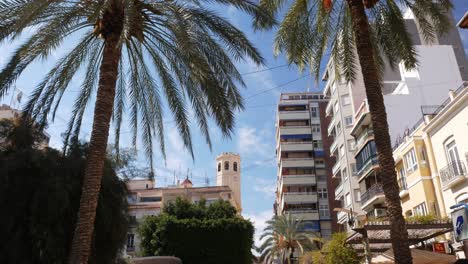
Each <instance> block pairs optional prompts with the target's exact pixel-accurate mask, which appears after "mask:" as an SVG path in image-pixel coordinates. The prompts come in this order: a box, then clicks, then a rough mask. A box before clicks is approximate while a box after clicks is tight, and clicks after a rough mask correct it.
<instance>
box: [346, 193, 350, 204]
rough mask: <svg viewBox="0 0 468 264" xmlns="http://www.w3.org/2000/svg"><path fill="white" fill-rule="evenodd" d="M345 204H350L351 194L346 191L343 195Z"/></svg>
mask: <svg viewBox="0 0 468 264" xmlns="http://www.w3.org/2000/svg"><path fill="white" fill-rule="evenodd" d="M345 205H346V206H350V205H351V195H350V194H349V193H347V194H346V195H345Z"/></svg>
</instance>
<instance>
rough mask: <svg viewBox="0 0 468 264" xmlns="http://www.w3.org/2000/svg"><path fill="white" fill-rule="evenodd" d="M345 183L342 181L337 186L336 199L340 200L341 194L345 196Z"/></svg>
mask: <svg viewBox="0 0 468 264" xmlns="http://www.w3.org/2000/svg"><path fill="white" fill-rule="evenodd" d="M343 189H344V187H343V183H340V185H338V187H336V189H335V199H336V200H339V199H340V198H341V196H343Z"/></svg>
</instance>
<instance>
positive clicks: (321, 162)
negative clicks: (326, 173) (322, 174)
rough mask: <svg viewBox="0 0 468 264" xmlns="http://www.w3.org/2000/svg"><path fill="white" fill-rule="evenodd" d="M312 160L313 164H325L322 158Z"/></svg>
mask: <svg viewBox="0 0 468 264" xmlns="http://www.w3.org/2000/svg"><path fill="white" fill-rule="evenodd" d="M314 162H315V165H324V164H325V161H324V160H322V159H316V160H315V161H314Z"/></svg>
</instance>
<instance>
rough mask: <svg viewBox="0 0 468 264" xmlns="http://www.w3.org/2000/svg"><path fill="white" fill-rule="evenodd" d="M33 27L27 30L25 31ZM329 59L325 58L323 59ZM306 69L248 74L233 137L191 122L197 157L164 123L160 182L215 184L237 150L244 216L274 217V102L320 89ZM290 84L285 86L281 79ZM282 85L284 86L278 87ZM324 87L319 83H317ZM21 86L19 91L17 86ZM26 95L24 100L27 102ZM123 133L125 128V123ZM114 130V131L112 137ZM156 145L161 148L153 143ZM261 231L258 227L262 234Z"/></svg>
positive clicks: (2, 48)
mask: <svg viewBox="0 0 468 264" xmlns="http://www.w3.org/2000/svg"><path fill="white" fill-rule="evenodd" d="M453 3H454V5H455V10H454V16H455V19H456V20H457V21H458V19H460V18H461V16H462V15H463V13H464V12H465V11H466V10H468V3H467V0H454V1H453ZM221 15H224V16H225V17H227V18H228V19H230V20H231V22H232V23H234V24H235V25H236V26H237V27H239V28H240V29H241V30H243V31H244V32H245V33H246V34H247V36H248V37H249V39H250V40H251V41H252V42H253V43H254V44H255V46H256V47H257V48H258V49H259V50H260V51H261V53H262V55H263V56H264V57H265V58H266V60H267V65H266V66H265V67H266V68H272V67H275V66H283V65H285V64H286V61H285V59H284V57H283V56H279V57H276V58H275V57H274V56H273V52H272V50H273V48H272V46H273V44H272V42H273V34H272V32H253V30H252V29H251V20H250V17H249V16H246V15H245V14H243V13H241V12H238V11H236V10H235V9H234V8H225V9H223V11H222V13H221ZM28 34H31V32H26V33H25V34H24V35H25V36H27V35H28ZM461 35H462V39H463V41H464V44H465V52H466V53H468V30H465V31H463V32H461ZM72 43H73V40H70V41H67V42H65V43H64V44H63V45H62V46H61V47H60V48H59V49H58V50H56V51H55V52H54V53H53V54H52V56H51V57H50V58H49V59H48V60H47V61H40V62H37V63H34V64H33V65H31V66H30V67H28V68H27V69H26V70H25V72H24V73H23V75H22V76H21V78H19V79H18V81H17V84H16V87H17V89H18V90H21V91H22V92H23V93H24V94H25V96H24V98H25V97H27V95H29V93H30V92H31V91H32V89H33V88H34V87H35V85H37V84H38V83H39V82H40V81H41V79H42V78H43V76H44V75H45V73H46V72H47V70H48V69H50V68H51V67H52V65H53V64H54V62H55V61H56V60H57V59H58V58H60V57H61V56H62V55H64V54H65V52H66V51H67V49H69V48H70V47H71V45H72ZM17 44H18V43H17V42H16V43H15V42H14V43H1V44H0V67H2V65H4V64H5V62H6V61H7V60H8V58H9V57H10V55H11V52H12V51H13V50H14V47H15V46H16V45H17ZM324 63H326V62H324ZM238 67H239V71H240V72H241V73H250V72H252V71H257V70H261V69H262V68H258V67H257V66H256V65H254V64H253V63H250V62H244V63H239V64H238ZM305 74H307V72H306V73H299V72H298V71H297V69H296V68H294V67H279V68H277V69H273V70H270V71H264V72H259V73H252V74H246V75H244V78H245V82H246V84H247V87H246V88H245V89H242V94H243V96H244V98H245V105H246V108H245V111H243V112H240V113H238V114H237V118H236V129H235V133H234V134H233V136H232V138H231V139H224V138H222V137H221V135H220V132H219V130H217V129H216V128H215V127H214V126H211V128H210V130H211V134H212V139H213V150H212V151H211V152H210V150H209V148H208V146H207V145H206V144H205V141H204V139H203V137H201V135H200V133H199V131H198V130H197V126H196V124H193V125H192V133H193V142H194V147H195V148H194V151H195V160H194V161H193V160H192V159H191V157H190V155H188V153H187V152H186V151H185V150H184V148H183V145H182V142H181V140H180V137H179V136H178V134H177V133H176V130H175V129H174V128H173V125H172V124H170V123H169V124H167V127H166V132H167V135H166V145H167V148H168V149H167V161H166V164H165V163H164V161H163V160H162V158H161V157H160V155H156V158H155V162H156V166H157V171H156V180H157V185H158V186H164V185H166V184H170V183H171V182H172V177H171V176H172V171H174V170H175V171H180V172H181V173H182V174H183V175H185V174H186V172H187V169H190V170H191V171H192V174H193V181H194V184H195V185H198V186H202V185H204V183H205V182H204V177H205V175H206V176H207V177H208V178H209V180H210V183H211V184H214V183H215V173H216V171H215V158H216V156H217V155H218V154H219V153H221V152H225V151H229V152H237V153H239V154H240V155H241V159H242V161H241V162H242V165H241V166H242V167H241V172H242V199H243V200H242V203H243V209H244V212H243V214H244V216H245V217H247V218H250V219H252V220H253V221H254V222H255V225H256V227H257V229H262V228H263V227H264V221H265V220H267V219H268V218H270V217H271V215H272V213H273V210H272V206H273V202H274V191H275V183H276V164H275V138H274V135H275V124H274V123H275V111H276V110H275V109H276V108H275V105H276V103H277V102H278V98H279V94H280V93H281V92H292V91H295V92H296V91H305V90H306V89H307V88H310V90H311V91H319V90H320V88H317V86H316V85H315V82H314V80H313V79H311V78H310V77H305V78H301V79H299V80H297V81H294V82H291V81H293V80H296V79H298V78H300V77H301V76H303V75H305ZM80 78H82V75H81V74H79V75H78V76H77V78H76V81H74V82H73V83H72V84H71V86H70V87H69V89H68V90H69V92H66V93H65V96H64V99H63V102H62V104H61V107H60V109H59V111H58V116H57V117H56V119H55V121H54V122H53V123H51V124H50V125H49V128H48V132H49V133H50V134H51V136H52V138H51V145H52V146H53V147H58V148H59V147H61V136H60V135H61V133H63V132H64V131H65V129H66V124H67V121H68V117H69V113H70V111H71V105H72V104H73V100H74V99H75V96H76V94H77V93H76V91H77V90H78V88H79V86H78V85H77V84H79V83H80V82H79V79H80ZM286 83H289V84H287V85H284V86H282V85H283V84H286ZM277 86H282V87H281V88H275V87H277ZM319 86H321V85H319ZM18 90H17V91H18ZM12 95H13V92H10V93H9V94H8V95H7V96H5V97H4V98H3V99H1V100H0V103H10V100H11V98H12ZM25 101H26V98H25V99H23V102H25ZM92 106H93V104H91V105H90V106H89V107H88V111H87V113H86V114H85V117H84V120H83V124H84V125H83V129H82V132H81V136H82V138H83V139H85V140H86V139H89V134H90V130H91V121H92ZM165 114H166V115H165V119H166V120H167V121H170V120H172V117H171V116H170V112H169V111H166V112H165ZM122 131H123V132H127V131H126V129H125V126H124V128H123V129H122ZM112 135H113V132H112V131H111V136H112ZM129 136H130V133H123V134H122V139H123V140H122V146H123V147H130V144H131V141H130V139H129ZM155 149H157V148H155ZM139 160H140V163H141V165H142V166H146V163H145V157H144V155H143V154H142V153H140V155H139ZM258 233H259V232H257V235H258Z"/></svg>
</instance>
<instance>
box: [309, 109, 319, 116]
mask: <svg viewBox="0 0 468 264" xmlns="http://www.w3.org/2000/svg"><path fill="white" fill-rule="evenodd" d="M317 110H318V109H317V107H311V108H310V116H312V117H318V111H317Z"/></svg>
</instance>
